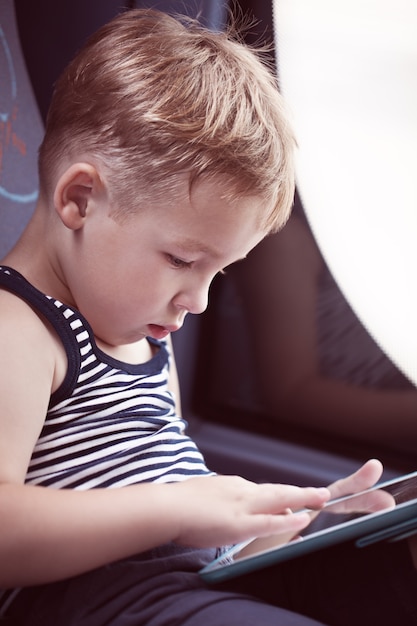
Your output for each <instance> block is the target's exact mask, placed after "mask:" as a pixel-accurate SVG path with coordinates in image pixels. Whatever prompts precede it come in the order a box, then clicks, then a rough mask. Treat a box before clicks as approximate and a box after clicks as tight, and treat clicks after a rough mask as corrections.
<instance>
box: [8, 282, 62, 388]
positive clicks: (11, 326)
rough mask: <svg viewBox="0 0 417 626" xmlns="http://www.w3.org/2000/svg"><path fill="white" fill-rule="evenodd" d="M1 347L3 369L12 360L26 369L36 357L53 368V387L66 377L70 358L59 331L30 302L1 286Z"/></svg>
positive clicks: (22, 368) (21, 369)
mask: <svg viewBox="0 0 417 626" xmlns="http://www.w3.org/2000/svg"><path fill="white" fill-rule="evenodd" d="M0 346H1V349H0V371H1V372H4V371H5V369H6V368H8V367H9V366H10V365H11V364H12V363H13V364H16V365H17V366H18V367H19V371H21V372H23V370H24V364H25V363H27V362H28V361H29V362H31V361H33V359H34V358H35V359H36V362H37V363H38V364H39V367H42V366H44V367H45V368H48V370H49V371H50V373H51V376H52V378H51V387H52V390H53V389H54V388H57V387H58V386H59V384H60V382H61V379H62V380H63V378H64V376H65V372H66V368H67V357H66V354H65V350H64V347H63V345H62V343H61V341H60V340H59V339H58V337H57V336H56V334H55V331H54V330H53V329H52V328H51V326H50V324H49V322H47V321H46V320H45V319H44V318H43V317H42V315H40V314H39V313H37V312H36V311H35V310H34V309H33V308H32V307H31V306H30V304H28V303H27V302H25V301H24V300H23V299H22V298H21V297H20V296H18V295H16V294H14V293H12V292H10V291H8V290H6V289H3V288H1V286H0ZM35 355H36V356H35ZM45 375H47V374H46V372H45Z"/></svg>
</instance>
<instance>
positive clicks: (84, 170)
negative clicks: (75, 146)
mask: <svg viewBox="0 0 417 626" xmlns="http://www.w3.org/2000/svg"><path fill="white" fill-rule="evenodd" d="M102 186H103V183H102V181H101V178H100V176H99V173H98V171H97V170H96V168H95V167H94V166H93V165H90V164H89V163H74V164H73V165H71V166H70V167H69V168H68V169H67V170H65V172H64V173H63V174H62V175H61V176H60V178H59V180H58V182H57V185H56V187H55V193H54V205H55V210H56V212H57V213H58V215H59V217H60V218H61V220H62V222H63V223H64V224H65V226H66V227H67V228H70V229H71V230H78V229H80V228H82V227H83V225H84V222H85V218H86V216H87V213H88V209H89V206H91V203H92V202H93V199H94V198H95V197H96V196H97V194H99V193H101V191H102Z"/></svg>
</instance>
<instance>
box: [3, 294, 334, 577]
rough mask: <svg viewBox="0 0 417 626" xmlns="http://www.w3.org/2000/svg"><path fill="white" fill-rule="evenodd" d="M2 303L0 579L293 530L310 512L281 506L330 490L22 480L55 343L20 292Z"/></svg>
mask: <svg viewBox="0 0 417 626" xmlns="http://www.w3.org/2000/svg"><path fill="white" fill-rule="evenodd" d="M0 311H1V322H0V520H1V532H0V588H1V587H3V588H7V587H13V586H21V585H30V584H38V583H43V582H48V581H53V580H58V579H60V578H65V577H69V576H73V575H76V574H79V573H82V572H85V571H88V570H89V569H93V568H95V567H99V566H101V565H103V564H106V563H109V562H111V561H114V560H118V559H121V558H123V557H126V556H129V555H132V554H135V553H138V552H141V551H144V550H147V549H149V548H151V547H154V546H156V545H160V544H163V543H166V542H169V541H176V542H178V543H180V544H183V545H192V546H196V547H197V546H217V545H223V544H229V543H234V542H237V541H241V540H244V539H248V538H250V537H252V536H255V535H262V534H271V533H279V532H288V531H289V530H290V531H294V532H297V531H298V530H300V528H302V527H303V526H304V525H305V524H306V523H307V522H308V519H307V518H308V516H305V515H286V514H285V510H286V509H287V508H288V507H290V508H292V509H294V510H296V509H301V508H303V507H306V506H310V507H320V506H321V505H322V504H323V503H324V501H325V500H326V499H327V498H328V496H329V493H328V491H327V490H324V491H323V490H316V489H313V488H311V489H300V488H299V487H288V486H282V485H254V484H253V483H250V482H248V481H245V480H243V479H240V478H237V477H206V478H195V479H189V480H186V481H184V482H181V483H173V484H151V483H146V484H145V483H144V484H138V485H134V486H131V487H125V488H119V489H92V490H88V491H75V490H68V489H67V490H65V489H63V490H59V489H52V488H45V487H36V486H29V485H25V484H24V480H25V476H26V472H27V467H28V464H29V461H30V457H31V454H32V450H33V447H34V445H35V443H36V440H37V438H38V436H39V433H40V431H41V429H42V425H43V422H44V419H45V414H46V410H47V406H48V402H49V398H50V394H51V389H52V388H54V386H55V385H56V384H57V381H56V370H57V363H59V362H60V360H62V358H61V357H62V352H61V354H60V352H59V350H60V349H61V348H60V346H59V345H58V342H57V340H56V339H55V337H54V335H53V334H51V332H52V331H50V330H49V328H48V327H47V326H46V325H45V324H44V323H43V322H42V321H41V319H40V318H39V317H38V316H37V315H36V314H35V313H34V312H33V311H32V310H31V309H30V307H29V306H27V305H26V304H25V303H23V302H22V301H20V300H19V299H18V298H16V297H13V296H11V295H10V294H8V293H6V292H3V291H0ZM58 369H59V367H58ZM61 374H62V372H61Z"/></svg>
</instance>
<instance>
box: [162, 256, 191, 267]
mask: <svg viewBox="0 0 417 626" xmlns="http://www.w3.org/2000/svg"><path fill="white" fill-rule="evenodd" d="M167 257H168V260H169V262H170V264H171V265H172V267H175V268H176V269H183V268H188V267H191V265H192V262H190V261H184V259H180V258H178V257H176V256H174V255H173V254H168V255H167Z"/></svg>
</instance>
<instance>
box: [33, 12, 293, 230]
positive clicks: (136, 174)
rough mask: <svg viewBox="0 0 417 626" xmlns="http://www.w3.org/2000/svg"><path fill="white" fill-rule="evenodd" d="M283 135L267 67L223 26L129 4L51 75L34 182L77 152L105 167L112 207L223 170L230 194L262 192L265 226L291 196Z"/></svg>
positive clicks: (274, 223)
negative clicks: (53, 77)
mask: <svg viewBox="0 0 417 626" xmlns="http://www.w3.org/2000/svg"><path fill="white" fill-rule="evenodd" d="M294 146H295V141H294V137H293V133H292V130H291V128H290V125H289V123H288V119H287V114H286V111H285V106H284V102H283V100H282V98H281V96H280V94H279V91H278V88H277V82H276V79H275V77H274V75H273V73H272V72H271V70H270V69H269V67H268V65H267V63H266V62H265V61H264V60H263V59H262V57H261V53H260V52H259V51H255V50H253V49H251V48H249V47H248V46H247V45H245V44H244V43H242V42H241V41H240V39H239V36H238V35H237V31H236V29H235V28H234V27H230V28H228V30H227V32H220V33H219V32H212V31H209V30H207V29H205V28H203V27H202V26H201V25H200V24H199V23H198V22H197V21H196V20H192V19H189V18H184V17H178V16H177V17H175V18H174V17H172V16H169V15H167V14H165V13H162V12H159V11H156V10H152V9H133V10H128V11H126V12H124V13H122V14H121V15H119V16H117V17H116V18H114V19H113V20H112V21H110V22H109V23H108V24H107V25H105V26H104V27H102V28H101V29H100V30H99V31H98V32H97V33H96V34H95V35H93V36H92V37H91V38H90V40H89V41H88V42H87V43H86V45H85V46H84V48H83V49H82V50H81V51H80V52H79V53H78V55H77V56H76V57H75V58H74V60H73V61H72V62H71V63H70V64H69V66H68V67H67V69H66V70H65V71H64V73H63V74H62V75H61V77H60V79H59V80H58V82H57V84H56V86H55V90H54V95H53V98H52V102H51V106H50V110H49V113H48V118H47V123H46V133H45V139H44V141H43V144H42V146H41V149H40V160H39V167H40V180H41V190H42V192H44V193H46V194H48V193H50V192H51V188H52V185H53V181H54V178H56V176H57V174H58V171H59V164H60V163H63V162H65V159H66V158H68V157H69V158H73V157H74V156H76V158H78V156H79V155H89V156H91V158H92V159H96V160H98V161H99V162H100V163H101V164H102V166H103V167H104V171H105V172H106V176H107V178H108V181H109V182H110V183H111V185H110V186H111V189H112V194H113V195H112V199H113V201H114V203H115V205H117V208H116V211H118V210H120V211H135V210H138V208H139V207H140V203H141V202H142V201H143V200H148V201H149V200H151V201H155V200H156V199H158V198H159V199H162V198H163V197H169V195H170V194H172V193H174V192H175V191H176V189H177V185H178V181H179V174H181V175H183V174H184V173H186V174H187V175H188V176H189V181H190V187H191V186H192V185H193V184H194V183H195V181H196V180H198V179H200V178H201V177H209V178H211V177H217V176H222V177H223V178H225V179H226V181H227V187H228V188H229V189H231V190H232V193H233V194H235V196H234V197H235V198H236V199H238V198H239V197H241V196H245V195H259V196H260V197H262V199H263V200H264V201H265V212H266V213H267V214H266V215H264V216H263V221H264V226H265V227H266V228H268V229H270V230H276V229H278V228H280V227H281V226H282V225H283V224H284V223H285V221H286V220H287V218H288V215H289V212H290V209H291V206H292V202H293V197H294V172H293V152H294ZM84 158H87V157H86V156H84ZM181 180H183V177H182V178H181ZM232 199H233V198H232ZM271 207H272V209H271Z"/></svg>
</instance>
